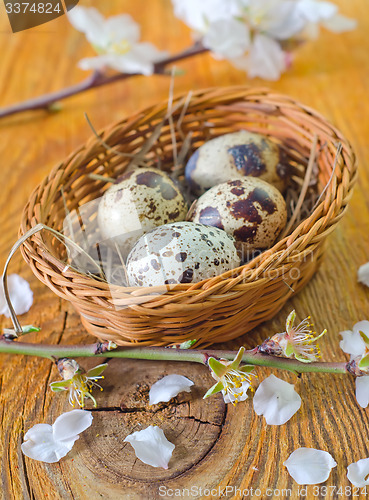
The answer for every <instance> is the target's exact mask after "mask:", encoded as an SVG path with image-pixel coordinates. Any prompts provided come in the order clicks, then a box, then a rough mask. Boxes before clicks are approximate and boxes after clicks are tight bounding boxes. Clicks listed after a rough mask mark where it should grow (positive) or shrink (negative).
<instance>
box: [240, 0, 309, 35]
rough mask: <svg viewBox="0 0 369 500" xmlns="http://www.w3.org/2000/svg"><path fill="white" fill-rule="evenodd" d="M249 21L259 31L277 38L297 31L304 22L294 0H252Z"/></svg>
mask: <svg viewBox="0 0 369 500" xmlns="http://www.w3.org/2000/svg"><path fill="white" fill-rule="evenodd" d="M251 5H252V8H251V9H250V10H251V12H250V14H249V15H250V17H251V22H252V24H254V25H255V26H257V27H258V29H259V31H260V32H263V33H266V34H268V36H270V37H272V38H276V39H277V40H286V39H288V38H291V37H292V36H294V35H296V34H297V33H299V32H300V31H301V30H302V29H303V27H304V24H305V21H304V19H303V18H302V16H301V14H300V12H299V11H298V9H297V8H296V2H295V0H284V1H281V0H254V1H253V2H251Z"/></svg>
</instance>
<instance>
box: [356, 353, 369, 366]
mask: <svg viewBox="0 0 369 500" xmlns="http://www.w3.org/2000/svg"><path fill="white" fill-rule="evenodd" d="M357 366H358V367H359V368H367V367H368V366H369V353H368V354H367V355H366V356H363V357H362V358H361V360H360V361H359V363H358V365H357Z"/></svg>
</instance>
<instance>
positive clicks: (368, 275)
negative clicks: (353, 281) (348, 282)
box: [357, 262, 369, 286]
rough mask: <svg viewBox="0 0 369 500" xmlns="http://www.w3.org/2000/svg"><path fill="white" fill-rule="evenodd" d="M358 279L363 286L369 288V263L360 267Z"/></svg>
mask: <svg viewBox="0 0 369 500" xmlns="http://www.w3.org/2000/svg"><path fill="white" fill-rule="evenodd" d="M357 279H358V281H359V282H360V283H362V284H363V285H366V286H369V262H367V263H366V264H363V265H362V266H361V267H359V270H358V272H357Z"/></svg>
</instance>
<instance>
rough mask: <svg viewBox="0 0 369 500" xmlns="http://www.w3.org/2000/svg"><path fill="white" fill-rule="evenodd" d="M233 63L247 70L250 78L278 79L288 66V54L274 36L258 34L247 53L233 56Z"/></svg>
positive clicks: (238, 67)
mask: <svg viewBox="0 0 369 500" xmlns="http://www.w3.org/2000/svg"><path fill="white" fill-rule="evenodd" d="M231 62H232V64H233V65H234V66H235V67H236V68H237V69H241V70H243V71H246V72H247V73H248V75H249V76H250V78H256V77H259V78H263V79H264V80H271V81H273V80H278V78H279V77H280V76H281V73H283V72H284V71H285V70H286V68H287V62H288V58H287V54H286V52H284V51H283V50H282V48H281V46H280V45H279V43H278V42H276V41H275V40H273V38H271V37H269V36H266V35H262V34H256V35H255V36H254V39H253V43H252V45H251V47H250V50H249V52H248V54H247V55H244V56H242V57H236V58H232V60H231Z"/></svg>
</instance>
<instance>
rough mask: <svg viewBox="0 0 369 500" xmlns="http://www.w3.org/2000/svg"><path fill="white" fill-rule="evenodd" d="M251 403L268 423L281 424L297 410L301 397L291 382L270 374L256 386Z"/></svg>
mask: <svg viewBox="0 0 369 500" xmlns="http://www.w3.org/2000/svg"><path fill="white" fill-rule="evenodd" d="M253 403H254V410H255V412H256V413H257V414H258V415H264V417H265V420H266V423H267V424H268V425H282V424H284V423H286V422H287V421H288V420H289V419H290V418H291V417H292V416H293V415H294V414H295V413H296V412H297V410H299V408H300V406H301V398H300V396H299V395H298V394H297V392H296V391H295V389H294V386H293V385H292V384H289V383H288V382H285V381H284V380H281V379H279V378H277V377H276V376H275V375H270V376H269V377H268V378H266V379H265V380H263V381H262V382H261V384H260V385H259V387H258V388H257V390H256V392H255V395H254V398H253Z"/></svg>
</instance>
